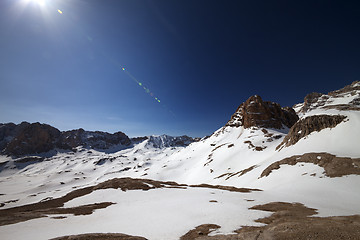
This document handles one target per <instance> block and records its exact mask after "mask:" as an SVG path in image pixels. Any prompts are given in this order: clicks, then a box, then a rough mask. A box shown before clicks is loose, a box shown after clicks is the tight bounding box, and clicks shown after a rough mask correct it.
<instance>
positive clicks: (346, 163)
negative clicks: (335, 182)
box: [260, 153, 360, 177]
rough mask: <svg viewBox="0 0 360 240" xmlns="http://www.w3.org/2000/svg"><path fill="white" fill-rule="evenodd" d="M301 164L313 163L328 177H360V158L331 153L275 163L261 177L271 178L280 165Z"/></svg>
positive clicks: (297, 156)
mask: <svg viewBox="0 0 360 240" xmlns="http://www.w3.org/2000/svg"><path fill="white" fill-rule="evenodd" d="M299 162H304V163H313V164H316V165H318V166H320V167H323V168H324V170H325V172H324V173H325V175H326V176H328V177H342V176H346V175H350V174H356V175H360V158H347V157H337V156H335V155H332V154H329V153H305V154H304V155H301V156H300V155H296V156H292V157H288V158H285V159H283V160H280V161H277V162H274V163H273V164H271V165H270V166H268V167H267V168H266V169H265V170H264V171H263V172H262V173H261V176H260V177H265V176H269V175H270V173H271V172H272V171H273V170H276V169H279V168H280V165H285V164H288V165H296V164H297V163H299Z"/></svg>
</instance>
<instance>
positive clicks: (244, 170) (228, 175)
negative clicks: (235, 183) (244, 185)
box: [215, 165, 258, 180]
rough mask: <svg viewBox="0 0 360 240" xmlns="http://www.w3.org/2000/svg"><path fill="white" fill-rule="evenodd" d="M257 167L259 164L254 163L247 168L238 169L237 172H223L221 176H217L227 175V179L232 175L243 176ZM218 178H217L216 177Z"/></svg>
mask: <svg viewBox="0 0 360 240" xmlns="http://www.w3.org/2000/svg"><path fill="white" fill-rule="evenodd" d="M257 167H258V166H257V165H253V166H251V167H248V168H246V169H243V170H241V171H238V172H235V173H224V174H221V175H220V176H217V177H216V178H222V177H226V179H225V180H228V179H230V178H232V177H234V176H238V177H240V176H242V175H244V174H246V173H248V172H250V171H251V170H253V169H254V168H257ZM216 178H215V179H216Z"/></svg>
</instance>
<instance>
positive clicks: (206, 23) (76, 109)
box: [0, 0, 360, 137]
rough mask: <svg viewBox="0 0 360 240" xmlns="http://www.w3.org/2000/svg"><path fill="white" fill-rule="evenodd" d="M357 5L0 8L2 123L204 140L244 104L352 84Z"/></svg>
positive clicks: (21, 4) (7, 0)
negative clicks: (203, 138) (22, 123)
mask: <svg viewBox="0 0 360 240" xmlns="http://www.w3.org/2000/svg"><path fill="white" fill-rule="evenodd" d="M359 13H360V3H359V2H346V3H345V2H340V1H319V2H314V1H301V2H297V1H291V2H289V1H277V2H269V1H256V2H255V1H251V2H245V1H229V2H220V1H211V0H209V1H202V0H198V1H186V0H183V1H171V2H169V1H165V0H154V1H151V0H136V1H125V0H122V1H112V0H103V1H100V0H93V1H85V0H78V1H71V0H52V1H50V0H42V1H36V0H4V1H1V2H0V31H1V34H2V36H1V38H0V46H1V49H2V54H1V55H0V63H1V64H0V86H1V88H0V112H1V114H0V122H4V123H7V122H13V123H16V124H18V123H20V122H23V121H27V122H30V123H33V122H40V123H45V124H49V125H51V126H53V127H56V128H58V129H59V130H61V131H67V130H73V129H79V128H83V129H85V130H88V131H104V132H110V133H114V132H117V131H121V132H124V133H125V134H126V135H128V136H129V137H137V136H149V135H163V134H166V135H171V136H180V135H188V136H191V137H204V136H207V135H210V134H211V133H213V132H214V131H216V130H217V129H219V128H220V127H222V126H223V125H225V123H226V122H227V121H228V120H229V119H230V117H231V115H232V114H233V113H234V112H235V110H236V109H237V107H238V106H239V105H240V104H241V103H242V102H244V101H246V99H248V98H249V97H250V96H252V95H255V94H256V95H259V96H261V97H262V99H263V100H264V101H272V102H277V103H279V104H280V105H281V106H282V107H285V106H290V107H292V106H293V105H294V104H297V103H300V102H303V98H304V97H305V96H306V95H307V94H309V93H311V92H320V93H325V94H326V93H328V92H330V91H333V90H337V89H340V88H343V87H344V86H346V85H349V84H351V83H352V82H354V81H357V80H359V79H360V77H359V76H360V69H359V68H358V66H359V65H360V59H359V58H358V56H359V55H360V48H359V47H358V41H357V39H359V37H360V32H359V31H358V30H357V29H358V24H359V23H360V14H359Z"/></svg>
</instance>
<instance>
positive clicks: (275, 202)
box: [0, 81, 360, 239]
mask: <svg viewBox="0 0 360 240" xmlns="http://www.w3.org/2000/svg"><path fill="white" fill-rule="evenodd" d="M359 110H360V82H358V81H357V82H353V83H352V84H351V85H348V86H345V87H344V88H342V89H340V90H336V91H333V92H330V93H328V94H321V93H311V94H309V95H307V96H305V98H304V102H303V103H299V104H295V105H294V106H293V107H292V108H290V107H281V106H280V105H279V104H277V103H273V102H270V101H264V100H263V99H262V98H261V97H260V96H252V97H250V98H249V99H248V100H247V101H245V102H244V103H242V104H240V106H239V107H238V108H237V110H236V111H235V113H234V114H233V115H232V116H231V117H230V120H229V121H228V122H227V123H225V124H224V126H223V127H221V128H220V129H218V130H216V131H215V132H214V133H213V134H212V135H211V136H209V137H207V138H203V139H201V140H198V141H194V139H191V138H189V137H186V136H183V137H170V136H166V135H162V136H148V137H140V138H133V139H129V138H128V137H126V135H125V134H124V135H125V136H124V135H123V134H122V133H119V134H105V133H101V132H87V131H84V130H81V129H80V130H73V131H69V132H60V131H58V130H56V129H55V128H52V127H51V126H49V125H45V124H38V123H36V124H29V123H22V124H19V125H15V124H2V125H1V127H0V146H1V147H2V149H3V150H4V152H5V153H7V154H8V155H1V156H0V189H1V191H0V206H1V208H0V237H1V238H2V239H23V238H24V237H25V236H26V237H27V238H34V239H35V238H36V239H50V238H55V237H59V238H57V239H68V238H67V237H64V236H70V235H77V236H72V239H88V238H90V237H91V238H93V239H103V238H105V237H109V239H122V238H123V239H144V238H146V239H180V238H181V239H359V238H358V236H359V235H360V232H359V227H358V226H360V215H359V214H360V192H359V191H358V189H359V185H360V148H359V143H358V136H359V135H360V111H359ZM117 145H119V146H122V148H115V147H114V146H117ZM64 146H66V147H64ZM54 147H55V149H56V151H55V152H54V153H53V154H51V155H44V154H38V153H39V152H41V151H47V150H49V149H54ZM113 147H114V148H113ZM111 148H113V150H112V151H110V150H109V149H111ZM20 149H21V151H20ZM67 149H72V150H71V151H69V150H67ZM104 149H108V150H109V151H108V150H104ZM13 153H15V154H13ZM44 226H46V227H45V228H44ZM85 233H86V234H87V235H81V234H85ZM90 233H94V234H90ZM95 233H96V234H95ZM105 233H111V234H105ZM120 233H121V234H120ZM89 234H90V235H89ZM124 234H125V235H124Z"/></svg>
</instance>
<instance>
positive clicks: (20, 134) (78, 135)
mask: <svg viewBox="0 0 360 240" xmlns="http://www.w3.org/2000/svg"><path fill="white" fill-rule="evenodd" d="M142 141H147V145H151V146H152V147H155V148H166V147H179V146H181V147H185V146H187V145H189V144H190V143H192V142H194V141H195V139H193V138H191V137H188V136H179V137H172V136H168V135H161V136H149V137H139V138H133V139H130V138H129V137H128V136H127V135H126V134H124V133H123V132H116V133H113V134H111V133H107V132H101V131H85V130H84V129H82V128H80V129H76V130H71V131H64V132H60V131H59V130H58V129H56V128H54V127H52V126H50V125H48V124H41V123H28V122H22V123H20V124H18V125H16V124H14V123H6V124H1V123H0V152H2V153H5V154H9V155H14V156H22V155H27V154H39V153H44V152H48V151H50V150H54V149H56V148H58V149H64V150H75V148H76V147H79V146H81V147H83V148H87V149H98V150H107V149H110V148H114V147H116V146H117V147H120V148H118V149H123V148H124V147H131V146H132V144H134V143H139V142H142ZM121 147H122V148H121Z"/></svg>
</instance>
